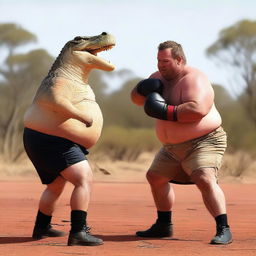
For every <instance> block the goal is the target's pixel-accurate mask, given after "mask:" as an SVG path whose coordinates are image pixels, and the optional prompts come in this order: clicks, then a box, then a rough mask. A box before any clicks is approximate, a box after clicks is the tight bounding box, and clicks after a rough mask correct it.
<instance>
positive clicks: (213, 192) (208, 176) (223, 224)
mask: <svg viewBox="0 0 256 256" xmlns="http://www.w3.org/2000/svg"><path fill="white" fill-rule="evenodd" d="M191 178H192V180H193V181H194V182H195V184H196V185H197V187H198V188H199V190H200V191H201V194H202V198H203V201H204V204H205V206H206V208H207V209H208V211H209V212H210V214H211V215H212V216H213V217H214V218H215V221H216V229H217V233H216V236H215V237H214V238H213V239H212V241H211V243H212V244H227V243H231V242H232V235H231V232H230V229H229V225H228V220H227V212H226V200H225V196H224V193H223V191H222V189H221V188H220V186H219V185H218V183H217V180H216V175H215V169H214V168H205V169H200V170H196V171H194V172H193V173H192V175H191Z"/></svg>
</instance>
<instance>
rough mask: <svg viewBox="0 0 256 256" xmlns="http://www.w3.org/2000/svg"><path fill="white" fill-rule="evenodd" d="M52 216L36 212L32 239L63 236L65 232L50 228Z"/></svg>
mask: <svg viewBox="0 0 256 256" xmlns="http://www.w3.org/2000/svg"><path fill="white" fill-rule="evenodd" d="M51 219H52V216H48V215H45V214H43V213H42V212H40V211H38V213H37V217H36V223H35V226H34V229H33V233H32V238H33V239H36V240H38V239H42V238H44V237H60V236H65V234H66V233H65V232H62V231H59V230H56V229H53V228H52V225H51V224H50V223H51Z"/></svg>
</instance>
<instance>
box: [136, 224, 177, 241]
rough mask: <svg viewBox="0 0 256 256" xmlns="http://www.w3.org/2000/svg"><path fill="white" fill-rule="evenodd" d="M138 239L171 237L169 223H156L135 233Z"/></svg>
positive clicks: (171, 231) (171, 232) (171, 228)
mask: <svg viewBox="0 0 256 256" xmlns="http://www.w3.org/2000/svg"><path fill="white" fill-rule="evenodd" d="M136 235H137V236H140V237H171V236H172V235H173V227H172V224H171V223H165V222H158V221H157V222H156V223H155V224H153V225H152V226H151V227H150V228H149V229H147V230H145V231H138V232H136Z"/></svg>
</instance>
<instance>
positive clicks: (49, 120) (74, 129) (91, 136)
mask: <svg viewBox="0 0 256 256" xmlns="http://www.w3.org/2000/svg"><path fill="white" fill-rule="evenodd" d="M79 108H80V109H81V110H83V111H87V112H88V113H91V114H92V117H93V124H92V126H91V127H86V125H85V124H84V123H82V122H80V121H78V120H75V119H72V118H69V119H67V118H66V117H63V116H61V115H59V114H58V113H56V112H52V111H49V110H48V109H43V108H41V107H39V106H37V105H32V106H31V107H30V108H29V109H28V110H27V112H26V113H25V116H24V126H25V127H28V128H30V129H33V130H36V131H39V132H42V133H46V134H49V135H54V136H59V137H63V138H65V139H68V140H71V141H73V142H75V143H78V144H80V145H82V146H84V147H85V148H87V149H88V148H90V147H92V146H93V145H94V144H95V143H96V142H97V141H98V139H99V137H100V135H101V130H102V126H103V117H102V113H101V110H100V108H99V106H98V104H97V103H96V102H88V103H84V104H83V105H82V106H80V107H79Z"/></svg>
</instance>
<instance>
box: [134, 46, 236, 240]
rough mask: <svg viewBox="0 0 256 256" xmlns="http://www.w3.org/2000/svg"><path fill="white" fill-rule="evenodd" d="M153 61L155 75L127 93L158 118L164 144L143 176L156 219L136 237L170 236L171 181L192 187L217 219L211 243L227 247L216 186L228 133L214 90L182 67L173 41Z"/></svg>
mask: <svg viewBox="0 0 256 256" xmlns="http://www.w3.org/2000/svg"><path fill="white" fill-rule="evenodd" d="M157 61H158V71H157V72H155V73H153V74H152V75H151V76H150V78H149V79H145V80H142V81H141V82H139V83H138V85H137V86H136V87H135V88H134V89H133V90H132V92H131V98H132V101H133V102H134V103H135V104H137V105H139V106H143V105H144V110H145V112H146V114H147V115H149V116H151V117H153V118H156V134H157V137H158V139H159V140H160V141H161V143H162V144H163V147H162V148H161V149H160V151H159V152H158V153H157V155H156V156H155V159H154V161H153V162H152V164H151V166H150V168H149V170H148V172H147V180H148V182H149V184H150V186H151V191H152V195H153V198H154V202H155V205H156V209H157V220H156V222H155V224H153V225H152V226H151V227H150V228H149V229H147V230H145V231H138V232H137V233H136V235H137V236H140V237H168V236H172V234H173V227H172V218H171V216H172V207H173V204H174V199H175V195H174V191H173V187H172V185H171V184H170V183H178V184H196V186H197V187H198V189H199V190H200V192H201V194H202V198H203V202H204V204H205V206H206V208H207V210H208V211H209V213H210V214H211V215H212V216H213V218H215V221H216V230H217V231H216V235H215V236H214V237H213V238H212V240H211V242H210V243H211V244H228V243H231V242H232V235H231V231H230V228H229V225H228V220H227V213H226V203H225V196H224V194H223V191H222V190H221V188H220V187H219V185H218V183H217V172H218V169H219V168H220V165H221V160H222V156H223V154H224V152H225V149H226V133H225V132H224V130H223V129H222V127H221V123H222V120H221V116H220V114H219V112H218V111H217V109H216V108H215V105H214V91H213V88H212V86H211V84H210V82H209V80H208V78H207V77H206V75H205V74H203V73H202V72H201V71H199V70H197V69H195V68H192V67H189V66H187V65H186V57H185V55H184V52H183V49H182V47H181V45H180V44H177V43H176V42H173V41H166V42H163V43H161V44H160V45H159V46H158V55H157Z"/></svg>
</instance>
